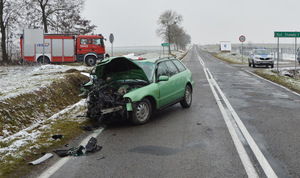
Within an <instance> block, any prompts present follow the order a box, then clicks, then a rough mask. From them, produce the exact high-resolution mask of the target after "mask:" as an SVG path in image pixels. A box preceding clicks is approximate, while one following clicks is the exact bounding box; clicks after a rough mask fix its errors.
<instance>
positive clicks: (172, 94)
mask: <svg viewBox="0 0 300 178" xmlns="http://www.w3.org/2000/svg"><path fill="white" fill-rule="evenodd" d="M167 62H168V61H166V62H161V63H159V64H158V68H157V74H156V76H157V79H158V78H159V76H168V77H169V80H168V81H158V83H157V84H158V88H159V107H161V106H165V105H167V104H169V103H171V102H173V101H175V100H176V99H177V97H176V92H177V91H176V82H175V81H176V80H175V77H173V75H174V74H175V73H174V72H175V71H172V70H170V69H169V68H168V66H167ZM177 73H178V72H177Z"/></svg>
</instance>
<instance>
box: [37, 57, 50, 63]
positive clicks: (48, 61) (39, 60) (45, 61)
mask: <svg viewBox="0 0 300 178" xmlns="http://www.w3.org/2000/svg"><path fill="white" fill-rule="evenodd" d="M37 62H38V63H39V64H49V63H50V60H49V58H48V57H47V56H45V57H44V58H43V56H40V57H39V58H38V59H37Z"/></svg>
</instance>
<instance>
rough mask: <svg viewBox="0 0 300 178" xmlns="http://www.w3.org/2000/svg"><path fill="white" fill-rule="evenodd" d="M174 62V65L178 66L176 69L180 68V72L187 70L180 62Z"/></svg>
mask: <svg viewBox="0 0 300 178" xmlns="http://www.w3.org/2000/svg"><path fill="white" fill-rule="evenodd" d="M172 62H174V64H175V65H176V67H177V68H178V70H179V71H180V72H182V71H184V70H185V69H186V68H185V66H184V65H183V64H182V63H181V62H180V61H178V60H172Z"/></svg>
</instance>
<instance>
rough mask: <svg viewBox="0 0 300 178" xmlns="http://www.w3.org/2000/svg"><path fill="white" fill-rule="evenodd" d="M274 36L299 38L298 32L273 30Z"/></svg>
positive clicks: (299, 33)
mask: <svg viewBox="0 0 300 178" xmlns="http://www.w3.org/2000/svg"><path fill="white" fill-rule="evenodd" d="M274 37H275V38H300V32H274Z"/></svg>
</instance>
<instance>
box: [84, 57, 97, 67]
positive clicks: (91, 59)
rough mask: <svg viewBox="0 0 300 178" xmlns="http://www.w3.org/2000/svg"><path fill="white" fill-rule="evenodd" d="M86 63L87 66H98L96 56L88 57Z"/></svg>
mask: <svg viewBox="0 0 300 178" xmlns="http://www.w3.org/2000/svg"><path fill="white" fill-rule="evenodd" d="M85 63H86V65H87V66H94V65H95V64H96V58H95V57H94V56H88V57H86V59H85Z"/></svg>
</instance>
